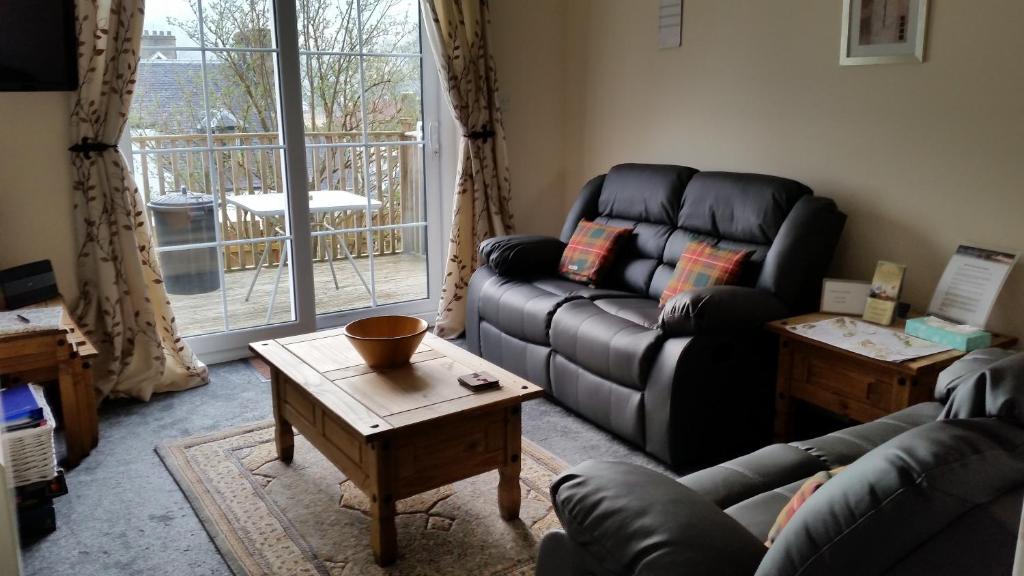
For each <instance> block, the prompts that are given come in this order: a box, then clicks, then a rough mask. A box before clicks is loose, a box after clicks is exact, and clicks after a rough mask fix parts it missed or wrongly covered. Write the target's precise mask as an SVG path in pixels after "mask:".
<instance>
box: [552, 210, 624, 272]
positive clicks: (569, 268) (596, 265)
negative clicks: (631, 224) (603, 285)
mask: <svg viewBox="0 0 1024 576" xmlns="http://www.w3.org/2000/svg"><path fill="white" fill-rule="evenodd" d="M632 233H633V230H631V229H629V228H617V227H615V226H604V225H601V224H597V223H594V222H588V221H586V220H581V221H580V223H579V224H578V225H576V231H575V232H573V233H572V238H570V239H569V245H568V246H566V247H565V251H564V252H562V261H561V262H560V263H559V264H558V273H559V274H561V275H562V276H565V277H566V278H568V279H569V280H574V281H576V282H584V283H586V284H594V283H596V282H597V280H598V279H599V278H600V277H601V273H602V272H604V270H605V268H607V266H608V264H609V263H611V260H612V256H613V255H614V252H615V245H616V244H617V243H618V241H619V239H621V238H624V237H625V236H627V235H629V234H632Z"/></svg>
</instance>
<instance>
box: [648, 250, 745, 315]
mask: <svg viewBox="0 0 1024 576" xmlns="http://www.w3.org/2000/svg"><path fill="white" fill-rule="evenodd" d="M751 254H752V252H750V251H749V250H728V249H724V248H715V247H714V246H711V245H710V244H705V243H703V242H690V244H689V245H687V246H686V250H683V254H682V255H681V256H680V257H679V263H677V264H676V270H675V272H673V273H672V278H671V279H669V281H668V286H666V287H665V291H664V292H662V293H661V305H662V306H664V305H665V303H666V302H668V301H669V300H671V299H672V297H673V296H675V295H676V294H679V293H680V292H685V291H687V290H692V289H694V288H704V287H706V286H718V285H721V284H735V283H736V282H737V281H738V280H739V279H740V273H741V272H742V271H743V264H744V263H745V262H746V261H747V260H748V259H749V258H750V255H751Z"/></svg>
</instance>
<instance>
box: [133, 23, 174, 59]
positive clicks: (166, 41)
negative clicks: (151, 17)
mask: <svg viewBox="0 0 1024 576" xmlns="http://www.w3.org/2000/svg"><path fill="white" fill-rule="evenodd" d="M177 47H178V40H177V38H175V37H174V34H171V33H170V32H168V31H166V30H143V31H142V46H141V47H140V49H139V59H141V60H151V59H152V58H153V57H154V56H156V55H157V54H160V55H162V56H163V57H164V58H166V59H167V60H177V59H178V51H177V49H176V48H177Z"/></svg>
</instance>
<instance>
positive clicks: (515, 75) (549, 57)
mask: <svg viewBox="0 0 1024 576" xmlns="http://www.w3.org/2000/svg"><path fill="white" fill-rule="evenodd" d="M565 5H566V3H565V2H564V1H563V0H557V1H552V0H498V1H496V2H492V3H491V18H492V22H493V25H492V27H491V36H490V41H491V45H492V46H493V50H494V55H495V65H496V66H497V68H498V82H499V84H500V90H501V100H500V102H501V105H502V116H503V119H504V121H505V132H506V140H507V143H508V151H509V159H510V162H511V163H512V166H513V167H514V168H513V169H514V173H513V177H512V210H513V213H514V214H515V215H516V226H517V231H518V232H523V233H543V234H557V233H558V232H559V231H560V230H561V227H562V221H563V220H564V219H565V213H564V211H563V210H562V205H561V203H562V201H563V198H564V197H565V182H566V173H565V162H564V158H563V156H562V148H563V141H562V138H563V135H564V132H563V130H562V116H563V96H564V94H565V93H566V86H565V78H566V75H565V70H564V65H565V60H564V48H563V46H564V45H563V38H562V37H563V34H564V30H565V27H566V20H565V16H566V10H565V8H566V6H565Z"/></svg>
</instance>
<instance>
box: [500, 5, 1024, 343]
mask: <svg viewBox="0 0 1024 576" xmlns="http://www.w3.org/2000/svg"><path fill="white" fill-rule="evenodd" d="M502 4H507V5H508V6H506V7H505V8H504V9H503V10H499V9H498V7H499V6H501V5H502ZM513 4H514V5H515V6H516V8H513V7H512V5H513ZM556 4H561V5H563V6H568V7H569V8H571V11H570V12H569V14H571V17H566V18H565V19H564V21H565V27H564V28H563V29H562V30H561V31H560V32H559V31H557V30H556V31H554V34H555V36H557V38H552V39H541V38H538V34H540V33H541V32H544V33H547V32H548V31H547V30H546V29H545V28H544V27H541V26H538V21H541V20H544V19H545V18H544V16H546V15H547V14H548V13H550V12H552V11H554V10H555V8H554V7H547V8H544V9H543V10H541V12H542V14H541V17H532V18H528V17H527V15H525V14H519V13H518V12H519V9H518V6H519V3H518V2H511V1H510V0H504V1H502V0H499V1H497V2H495V7H496V8H495V28H498V29H499V30H500V32H496V33H495V36H504V37H509V36H512V35H513V32H514V33H515V34H518V38H519V40H518V42H511V41H506V42H505V44H504V45H499V46H498V48H501V47H502V46H506V47H507V46H512V47H513V48H514V50H515V51H516V52H517V54H518V58H520V59H522V60H523V61H520V62H517V63H515V64H514V67H515V68H516V69H519V70H523V69H529V68H530V67H531V66H536V67H539V68H540V69H541V70H544V71H545V72H550V71H551V70H553V69H555V68H557V65H555V64H551V63H550V62H551V61H557V60H558V59H559V58H561V60H562V63H561V66H562V69H563V70H564V71H565V74H566V76H565V78H564V80H563V86H564V93H563V94H562V95H560V97H559V98H552V99H551V100H548V101H545V102H546V103H545V104H539V103H536V104H534V106H535V107H536V108H537V109H540V110H543V111H544V114H543V115H542V116H541V117H540V118H539V119H535V120H533V121H529V123H528V124H521V125H517V124H516V123H517V122H520V121H521V120H522V114H525V113H527V112H528V111H529V110H524V109H522V108H520V109H518V110H517V109H516V107H517V101H516V100H515V98H516V95H517V94H520V93H529V91H530V90H536V88H535V87H534V86H533V85H532V84H533V83H532V80H531V78H530V77H528V76H526V75H523V74H519V73H511V74H507V73H506V71H505V70H503V69H502V68H501V67H500V66H501V65H502V64H503V63H506V62H509V61H511V60H513V59H514V58H515V57H516V55H515V54H504V55H500V56H499V73H500V74H501V75H502V81H503V83H504V88H505V90H506V92H507V93H512V94H513V100H512V103H511V108H512V111H513V113H512V114H509V115H508V117H507V118H506V122H507V124H508V125H509V126H508V131H509V134H510V142H511V145H512V149H511V151H512V153H513V155H512V162H513V166H514V172H513V182H514V186H515V188H516V190H515V193H516V194H520V193H522V192H523V186H522V185H523V183H524V181H530V180H537V179H539V178H541V177H542V176H540V175H539V174H538V167H537V166H536V165H535V164H527V163H526V162H524V160H525V159H524V158H523V155H524V154H529V153H528V152H525V151H524V150H523V149H524V148H527V147H528V146H530V145H532V144H537V145H543V144H540V143H539V142H537V141H539V140H547V139H548V138H549V136H550V132H551V130H553V127H552V126H546V125H545V126H539V125H538V122H540V121H547V120H548V119H549V118H550V116H551V111H552V110H560V111H564V112H565V113H566V114H565V116H564V117H563V119H562V122H561V127H562V130H563V131H564V134H563V136H562V137H563V138H564V140H563V142H564V147H563V153H562V160H561V162H562V168H561V169H555V168H553V167H552V166H553V164H554V163H551V162H550V159H549V162H548V163H546V164H543V165H542V166H541V169H540V170H539V171H540V172H542V173H543V175H544V177H547V178H550V179H552V180H554V179H556V178H557V175H558V172H559V170H564V172H565V185H564V190H565V197H564V199H563V201H562V205H561V209H562V210H563V214H564V210H565V209H566V206H567V204H568V202H571V200H572V198H573V197H574V196H575V194H576V192H577V191H578V190H579V186H580V185H581V184H582V183H583V182H584V181H585V180H586V179H587V178H588V177H590V176H592V175H594V174H597V173H599V172H602V171H605V170H607V168H608V167H609V166H611V165H613V164H616V163H619V162H627V161H639V162H671V163H679V164H688V165H692V166H694V167H697V168H701V169H705V170H712V169H719V170H741V171H752V172H764V173H770V174H777V175H781V176H788V177H791V178H796V179H798V180H801V181H803V182H805V183H807V184H808V185H810V186H811V187H812V188H814V189H815V191H816V192H817V193H818V194H821V195H826V196H831V197H833V198H835V199H836V200H837V202H838V203H839V205H840V206H841V207H842V209H843V210H844V211H846V212H847V213H848V214H849V216H850V219H849V222H848V225H847V229H846V232H845V234H844V238H843V242H842V245H841V247H840V250H839V253H838V254H837V259H836V264H835V265H834V268H835V270H834V274H836V275H839V276H844V277H851V278H863V279H868V278H869V277H870V275H871V273H872V271H873V269H874V265H875V262H876V261H877V260H879V259H890V260H895V261H898V262H904V263H906V264H907V265H908V266H909V270H908V281H907V286H906V291H905V299H907V300H909V301H910V302H911V303H913V304H914V305H915V306H917V307H925V306H927V304H928V299H929V298H930V295H931V292H932V290H933V289H934V286H935V284H936V282H937V281H938V278H939V275H940V274H941V272H942V269H943V267H944V266H945V264H946V261H947V260H948V258H949V256H950V254H951V253H952V251H953V250H954V249H955V247H956V245H957V243H958V242H961V241H973V242H978V243H981V244H983V245H992V246H1004V247H1008V248H1013V249H1018V250H1020V249H1024V189H1022V188H1024V186H1022V182H1024V162H1022V153H1024V104H1022V103H1021V102H1022V100H1021V96H1020V95H1021V93H1022V92H1024V66H1022V65H1021V63H1020V58H1021V54H1022V53H1024V36H1022V35H1021V34H1020V33H1019V32H1018V31H1017V28H1018V24H1019V22H1021V21H1024V3H1021V2H1018V1H1016V0H979V1H973V2H957V1H952V2H950V1H943V0H933V2H931V8H932V10H931V19H930V23H929V30H928V53H927V63H926V64H924V65H890V66H865V67H840V66H839V65H838V52H839V29H840V17H841V11H842V2H841V1H839V0H831V1H827V2H826V1H822V0H773V1H772V2H756V1H753V0H687V1H686V2H685V16H684V31H683V46H682V48H679V49H674V50H666V51H661V50H658V49H657V47H656V46H657V44H656V42H657V34H656V29H657V6H658V2H657V0H631V1H628V2H624V1H621V0H561V1H560V2H557V3H556ZM513 10H515V12H516V14H515V15H514V16H511V17H510V21H508V22H500V21H499V20H498V17H499V16H500V15H502V14H504V13H512V12H513ZM523 11H524V12H528V11H527V10H525V9H524V10H523ZM503 29H507V30H503ZM510 30H511V31H510ZM559 40H561V42H562V43H561V53H560V54H557V55H556V54H549V53H547V52H546V50H539V51H538V49H537V47H545V48H546V47H549V46H554V47H556V49H557V47H558V46H559V43H558V42H559ZM546 76H547V73H545V74H544V77H546ZM512 82H520V83H521V84H520V85H515V84H512V85H510V83H512ZM537 92H539V90H537ZM533 98H534V99H538V98H540V96H537V95H534V96H533ZM570 103H571V105H570ZM556 104H560V105H561V106H562V108H560V109H559V108H557V106H556ZM513 134H514V135H515V138H513V137H512V135H513ZM554 186H556V184H552V188H553V187H554ZM544 199H547V197H546V196H545V198H544ZM548 203H549V205H550V206H551V207H552V209H554V206H556V204H557V203H555V202H551V201H550V200H549V201H548ZM533 211H534V212H538V211H539V210H538V209H537V208H534V209H533ZM519 215H520V222H521V223H523V228H528V227H530V225H529V224H528V223H527V220H529V219H530V216H528V215H527V213H525V212H524V211H522V210H521V211H520V213H519ZM551 220H552V217H551V215H550V214H548V213H545V214H544V215H543V219H542V220H539V221H538V222H539V224H538V227H544V228H550V227H551V226H550V221H551ZM1022 307H1024V270H1020V269H1018V270H1016V271H1015V272H1014V273H1013V274H1012V275H1011V278H1010V282H1009V284H1008V285H1007V287H1006V288H1005V289H1004V292H1003V295H1002V297H1001V299H1000V301H999V303H998V305H997V309H996V311H995V313H994V315H993V321H992V324H991V326H992V327H993V328H994V329H997V330H1004V331H1011V332H1013V333H1015V334H1018V335H1022V336H1024V313H1021V312H1020V310H1021V308H1022Z"/></svg>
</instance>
